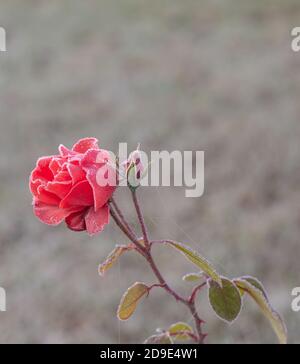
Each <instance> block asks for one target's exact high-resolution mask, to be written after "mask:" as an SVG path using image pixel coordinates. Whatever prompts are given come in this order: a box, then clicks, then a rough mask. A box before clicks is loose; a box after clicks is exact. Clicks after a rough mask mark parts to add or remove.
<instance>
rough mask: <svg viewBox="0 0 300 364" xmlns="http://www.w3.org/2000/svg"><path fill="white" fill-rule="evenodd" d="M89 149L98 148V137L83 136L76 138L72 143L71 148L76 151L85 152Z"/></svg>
mask: <svg viewBox="0 0 300 364" xmlns="http://www.w3.org/2000/svg"><path fill="white" fill-rule="evenodd" d="M89 149H99V147H98V139H96V138H83V139H80V140H78V142H77V143H75V144H74V145H73V148H72V150H73V151H74V152H77V153H85V152H86V151H87V150H89Z"/></svg>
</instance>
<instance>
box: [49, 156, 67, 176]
mask: <svg viewBox="0 0 300 364" xmlns="http://www.w3.org/2000/svg"><path fill="white" fill-rule="evenodd" d="M63 164H64V158H61V157H57V158H53V159H52V160H51V162H50V163H49V169H50V170H51V172H52V173H53V175H56V174H57V173H58V172H59V171H60V170H61V167H62V165H63Z"/></svg>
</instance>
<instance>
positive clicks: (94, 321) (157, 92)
mask: <svg viewBox="0 0 300 364" xmlns="http://www.w3.org/2000/svg"><path fill="white" fill-rule="evenodd" d="M0 25H1V26H4V27H5V28H6V30H7V36H8V42H7V48H8V51H7V52H6V53H0V85H1V87H0V125H1V133H0V148H1V149H0V151H1V154H0V171H1V185H0V204H1V205H0V206H1V210H0V286H2V287H4V288H5V289H6V292H7V309H8V310H7V312H6V313H3V312H0V342H1V343H12V342H17V343H74V342H76V343H111V342H114V343H116V342H121V343H132V342H142V341H143V340H144V339H145V338H146V337H147V336H149V335H151V334H152V333H153V332H154V331H155V329H156V328H157V327H167V326H168V325H170V324H171V323H173V322H176V321H182V320H186V321H189V320H190V317H189V314H188V312H187V311H186V310H185V308H184V307H181V306H180V305H179V304H176V302H174V301H173V299H172V298H170V297H167V296H166V295H165V293H164V292H162V291H160V290H156V291H153V294H152V295H151V296H150V297H149V298H148V299H147V300H146V301H145V302H144V304H143V305H141V306H140V307H139V308H138V310H137V312H136V313H135V315H134V317H133V318H132V319H130V320H129V321H128V322H126V323H118V321H117V319H116V317H115V312H116V308H117V305H118V302H119V299H120V297H121V296H122V294H123V292H124V290H125V289H126V288H127V287H128V286H129V285H130V284H132V283H133V282H134V281H136V280H143V281H145V282H147V283H152V282H154V278H153V276H152V273H151V272H150V271H149V270H148V269H146V268H145V265H144V262H143V261H142V260H141V259H140V258H139V257H137V256H136V255H134V254H128V255H126V256H124V257H123V258H122V259H121V260H120V263H119V265H117V266H116V267H115V269H114V270H112V271H110V272H109V273H108V274H107V276H106V278H105V279H101V278H100V277H99V276H98V274H97V266H98V263H100V262H101V261H102V260H103V259H104V258H105V256H106V255H107V254H108V253H109V252H110V250H111V249H112V247H113V245H114V244H115V243H122V242H124V240H123V237H122V236H121V235H120V234H119V232H117V230H116V228H115V226H114V224H113V223H111V224H110V226H109V227H108V228H107V229H106V230H105V232H104V233H103V234H102V235H100V236H97V237H94V238H89V237H87V235H85V234H81V233H73V232H71V231H68V230H67V229H66V228H65V227H64V226H63V225H61V226H59V227H57V228H52V227H48V226H45V225H43V224H41V223H40V222H38V221H37V220H36V219H35V218H34V216H33V214H32V210H31V196H30V193H29V191H28V176H29V173H30V171H31V169H32V168H33V166H34V164H35V160H36V159H37V158H38V157H39V156H41V155H48V154H54V153H56V148H57V146H58V144H60V143H64V144H66V145H68V146H71V145H72V143H73V142H74V141H76V140H77V139H79V138H81V137H84V136H96V137H98V138H99V139H100V141H101V146H102V147H104V148H107V149H111V150H115V149H116V148H117V146H118V143H119V142H129V143H130V145H131V147H132V148H134V147H135V146H136V144H137V143H138V142H141V144H142V147H143V149H145V150H148V151H149V150H164V149H166V150H170V151H172V150H204V151H205V194H204V196H203V197H201V198H199V199H186V198H185V197H184V190H183V189H180V188H160V189H157V188H148V189H144V190H143V191H140V192H141V195H142V196H141V199H142V201H143V208H144V210H145V212H146V219H147V222H148V224H149V227H150V231H151V236H153V238H163V237H169V238H174V239H176V240H179V241H184V242H187V243H189V244H190V245H191V246H193V247H194V248H195V249H197V250H199V251H200V252H201V253H203V254H205V255H206V256H207V257H208V258H209V259H210V260H211V261H212V262H213V263H214V264H215V266H216V267H217V268H218V270H219V271H220V272H221V273H223V274H226V275H228V276H231V277H234V276H237V275H242V274H245V273H247V274H251V275H255V276H257V277H258V278H259V279H260V280H262V281H263V282H264V285H265V287H266V288H267V290H268V292H269V294H270V298H271V300H272V302H273V304H274V306H275V307H276V309H278V310H279V311H280V312H281V313H282V315H283V317H284V318H285V320H286V322H287V326H288V330H289V341H290V342H292V343H296V342H298V343H299V342H300V326H299V325H300V313H294V312H292V310H291V308H290V305H291V290H292V288H293V287H295V286H300V270H299V258H300V241H299V236H300V234H299V233H300V193H299V186H300V168H299V167H300V150H299V140H300V103H299V95H300V72H299V66H300V53H294V52H292V50H291V47H290V42H291V36H290V31H291V29H292V28H293V27H294V26H300V4H299V1H297V0H287V1H279V0H274V1H271V0H270V1H267V0H263V1H258V0H252V1H248V2H238V1H211V0H210V1H208V0H207V1H201V2H200V1H196V0H186V1H180V0H164V1H158V0H152V1H144V0H143V1H142V0H122V1H116V0H112V1H108V0H107V1H104V0H102V1H79V0H78V1H56V0H55V1H33V0H31V1H29V0H27V1H24V0H23V1H21V0H20V1H15V0H11V1H4V0H2V1H0ZM122 192H123V193H122ZM122 192H121V191H119V192H118V194H117V197H118V198H119V199H120V201H121V204H122V206H123V207H124V208H125V210H126V211H127V212H128V214H129V216H130V218H131V221H135V220H134V214H133V209H132V206H131V204H130V203H129V196H128V195H127V192H126V191H125V190H122ZM156 257H157V259H158V261H159V264H160V265H161V266H162V270H163V272H164V274H165V275H166V277H167V278H168V280H169V281H170V283H171V284H172V285H174V286H175V287H177V289H178V290H181V291H182V292H184V291H185V290H186V285H185V284H184V283H183V282H182V281H181V276H182V275H183V274H184V273H187V272H189V271H191V270H192V271H193V270H194V268H193V267H191V266H190V264H189V263H188V262H186V261H185V260H184V258H183V257H182V256H180V255H179V256H178V255H177V254H176V253H175V252H173V251H171V252H170V251H169V250H168V248H162V250H161V251H158V249H156ZM199 311H200V313H201V315H202V316H203V317H204V318H205V319H206V321H207V324H206V326H205V328H206V330H207V332H208V333H209V336H208V340H207V341H208V342H209V343H215V342H216V343H254V342H258V343H271V342H276V339H275V336H274V334H273V332H272V331H271V329H270V327H269V324H268V323H267V321H265V319H264V318H263V316H262V315H261V314H260V313H259V311H258V309H256V306H255V305H254V304H253V303H252V302H251V301H250V300H247V302H246V304H245V307H244V310H243V312H242V314H241V316H240V318H239V319H238V320H237V321H236V322H235V323H234V324H233V325H231V326H230V327H228V326H227V325H226V324H224V323H222V322H220V321H219V320H218V319H217V318H216V317H215V316H214V315H213V313H212V311H211V309H210V308H209V307H208V304H207V300H206V294H204V297H202V298H201V299H200V300H199Z"/></svg>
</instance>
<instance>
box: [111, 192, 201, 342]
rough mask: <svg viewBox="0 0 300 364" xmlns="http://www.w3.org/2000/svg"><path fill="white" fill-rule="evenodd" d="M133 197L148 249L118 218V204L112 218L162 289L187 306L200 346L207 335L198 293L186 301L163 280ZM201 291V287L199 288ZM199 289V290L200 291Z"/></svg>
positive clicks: (125, 223)
mask: <svg viewBox="0 0 300 364" xmlns="http://www.w3.org/2000/svg"><path fill="white" fill-rule="evenodd" d="M132 197H133V202H134V205H135V207H136V210H137V214H138V217H139V221H140V224H141V228H142V231H143V234H144V238H145V237H146V239H145V243H146V241H148V246H147V245H146V248H145V247H143V246H142V245H141V244H140V243H139V241H138V240H136V238H135V235H133V234H132V233H131V232H130V231H129V230H128V229H127V228H126V226H127V225H128V226H129V224H128V223H127V221H126V219H125V217H124V216H123V214H122V213H121V216H123V219H122V221H121V220H120V218H119V216H117V214H116V212H115V208H116V206H117V210H118V211H120V209H119V207H118V205H117V203H116V202H115V201H114V204H113V205H114V206H112V203H110V205H111V211H110V213H111V216H112V217H113V219H114V221H115V222H116V224H117V226H118V227H119V228H120V229H121V230H122V232H123V233H124V234H125V235H126V236H127V237H128V238H129V240H131V241H132V242H133V243H134V244H135V246H136V247H137V250H138V251H139V252H140V253H141V254H142V255H143V256H144V257H145V258H146V260H147V261H148V263H149V265H150V267H151V269H152V271H153V273H154V274H155V276H156V277H157V279H158V281H159V283H160V286H161V287H162V288H164V289H165V291H167V292H168V293H169V294H170V295H172V296H173V297H174V298H175V299H176V300H177V301H180V302H182V303H183V304H185V305H186V306H187V307H188V308H189V310H190V312H191V314H192V316H193V318H194V320H195V326H196V330H197V333H198V338H197V342H198V343H199V344H203V342H204V339H205V337H206V335H205V334H203V332H202V327H201V324H202V323H203V322H204V321H203V320H202V319H200V317H199V315H198V313H197V310H196V306H195V296H196V292H195V291H193V293H194V294H193V293H192V295H191V297H193V298H191V297H190V298H189V299H185V298H184V297H182V296H180V295H179V294H178V293H176V292H175V291H174V290H173V289H172V288H171V287H170V286H169V285H168V284H167V282H166V281H165V279H164V278H163V276H162V274H161V273H160V271H159V269H158V267H157V265H156V264H155V262H154V260H153V257H152V254H151V250H150V249H151V243H152V242H150V241H149V240H148V235H147V230H146V226H145V222H144V218H143V215H142V212H141V209H140V206H139V202H138V200H137V198H136V193H135V192H134V193H132ZM155 242H163V240H162V241H155ZM198 289H200V287H199V288H198ZM198 289H197V290H198Z"/></svg>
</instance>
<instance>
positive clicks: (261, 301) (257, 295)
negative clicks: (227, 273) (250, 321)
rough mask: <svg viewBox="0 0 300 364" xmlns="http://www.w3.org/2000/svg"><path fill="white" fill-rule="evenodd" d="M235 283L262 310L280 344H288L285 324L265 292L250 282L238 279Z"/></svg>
mask: <svg viewBox="0 0 300 364" xmlns="http://www.w3.org/2000/svg"><path fill="white" fill-rule="evenodd" d="M234 282H235V283H236V285H237V286H238V287H239V288H240V289H242V290H244V291H245V292H246V293H248V294H249V295H250V296H251V297H252V298H253V299H254V301H255V302H256V303H257V304H258V306H259V307H260V308H261V310H262V312H263V314H264V315H265V316H266V318H267V319H268V320H269V321H270V323H271V326H272V328H273V330H274V332H275V333H276V335H277V337H278V340H279V343H280V344H286V343H287V329H286V326H285V323H284V321H283V320H282V318H281V317H280V315H279V313H278V312H276V311H275V310H274V309H273V307H272V306H271V304H270V303H269V301H268V299H267V298H266V296H265V295H264V294H263V292H262V291H261V290H260V289H259V288H257V287H256V286H255V285H253V284H252V283H250V282H249V281H248V280H245V279H241V278H238V279H235V280H234Z"/></svg>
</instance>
